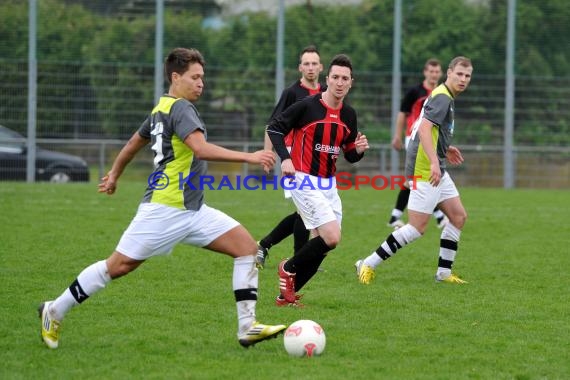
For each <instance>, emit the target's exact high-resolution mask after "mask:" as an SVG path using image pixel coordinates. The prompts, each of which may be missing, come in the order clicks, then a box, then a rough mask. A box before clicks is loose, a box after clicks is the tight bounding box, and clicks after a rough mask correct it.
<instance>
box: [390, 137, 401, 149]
mask: <svg viewBox="0 0 570 380" xmlns="http://www.w3.org/2000/svg"><path fill="white" fill-rule="evenodd" d="M392 148H394V149H396V150H402V137H401V136H394V138H393V139H392Z"/></svg>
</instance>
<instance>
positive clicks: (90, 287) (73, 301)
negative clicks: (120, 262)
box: [49, 260, 111, 321]
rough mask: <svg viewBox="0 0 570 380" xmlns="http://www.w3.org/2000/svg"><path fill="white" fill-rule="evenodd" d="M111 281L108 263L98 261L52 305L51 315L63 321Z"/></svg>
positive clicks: (78, 277)
mask: <svg viewBox="0 0 570 380" xmlns="http://www.w3.org/2000/svg"><path fill="white" fill-rule="evenodd" d="M110 281H111V277H110V276H109V273H108V271H107V262H106V261H105V260H102V261H98V262H96V263H95V264H91V265H90V266H88V267H87V268H85V269H83V271H82V272H81V273H79V276H77V279H76V280H75V281H73V283H72V284H71V285H70V286H69V288H67V289H65V291H64V292H63V293H62V294H61V295H60V296H59V297H58V298H56V300H55V301H53V302H52V303H51V305H50V308H49V312H50V313H51V315H52V316H53V317H54V318H55V319H57V320H59V321H61V320H62V319H63V318H64V317H65V315H66V314H67V313H68V312H69V310H71V308H72V307H73V306H76V305H79V304H80V303H82V302H83V301H85V300H86V299H87V298H89V297H90V296H92V295H93V294H95V293H97V292H98V291H99V290H101V289H103V288H104V287H105V285H107V284H108V283H109V282H110Z"/></svg>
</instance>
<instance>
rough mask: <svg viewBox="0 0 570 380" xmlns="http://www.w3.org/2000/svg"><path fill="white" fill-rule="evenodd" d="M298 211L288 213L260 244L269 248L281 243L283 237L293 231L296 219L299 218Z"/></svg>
mask: <svg viewBox="0 0 570 380" xmlns="http://www.w3.org/2000/svg"><path fill="white" fill-rule="evenodd" d="M298 215H299V214H297V212H294V213H292V214H291V215H287V216H286V217H285V218H283V219H282V220H281V221H280V222H279V224H277V226H275V228H274V229H273V230H272V231H271V232H270V233H269V234H268V235H267V236H266V237H264V238H263V239H261V240H260V241H259V245H261V246H262V247H263V248H266V249H269V248H271V247H272V246H274V245H275V244H279V243H280V242H281V241H282V240H283V239H285V238H286V237H287V236H289V235H291V234H292V233H293V229H294V227H295V219H297V216H298Z"/></svg>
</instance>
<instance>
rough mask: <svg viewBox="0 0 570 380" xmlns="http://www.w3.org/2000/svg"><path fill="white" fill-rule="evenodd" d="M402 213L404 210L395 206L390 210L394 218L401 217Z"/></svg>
mask: <svg viewBox="0 0 570 380" xmlns="http://www.w3.org/2000/svg"><path fill="white" fill-rule="evenodd" d="M402 215H404V212H403V211H402V210H398V209H397V208H395V209H393V210H392V216H393V217H394V218H396V219H402Z"/></svg>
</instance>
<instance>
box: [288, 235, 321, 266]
mask: <svg viewBox="0 0 570 380" xmlns="http://www.w3.org/2000/svg"><path fill="white" fill-rule="evenodd" d="M330 250H331V248H330V247H329V246H328V245H327V244H326V243H325V241H324V240H323V238H322V237H320V236H317V237H315V238H312V239H311V240H309V241H308V242H307V243H306V244H305V245H304V246H303V247H302V248H301V249H300V250H298V251H297V252H295V256H293V257H292V258H290V259H289V260H288V261H287V262H286V263H285V265H284V266H283V269H285V270H286V271H287V272H290V273H296V272H297V270H298V269H299V268H309V267H310V266H311V262H313V263H314V262H316V260H317V259H319V258H321V256H324V255H325V254H326V253H327V252H328V251H330Z"/></svg>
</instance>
